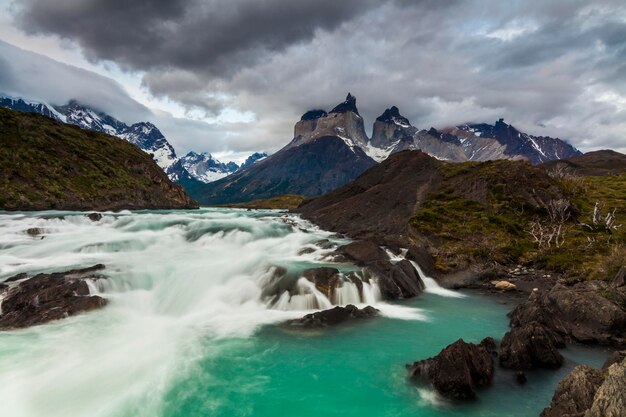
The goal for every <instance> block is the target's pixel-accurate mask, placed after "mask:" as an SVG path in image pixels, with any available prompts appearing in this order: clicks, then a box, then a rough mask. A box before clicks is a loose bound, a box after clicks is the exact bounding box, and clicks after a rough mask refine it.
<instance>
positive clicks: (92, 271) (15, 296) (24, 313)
mask: <svg viewBox="0 0 626 417" xmlns="http://www.w3.org/2000/svg"><path fill="white" fill-rule="evenodd" d="M103 269H104V265H101V264H98V265H94V266H92V267H89V268H83V269H75V270H71V271H66V272H55V273H52V274H37V275H35V276H33V277H31V278H26V279H23V278H22V279H21V280H19V281H16V282H15V283H14V284H10V285H9V288H8V289H7V290H6V293H5V297H4V299H3V301H2V315H0V329H1V330H7V329H16V328H24V327H30V326H34V325H38V324H43V323H46V322H49V321H52V320H58V319H62V318H64V317H68V316H73V315H76V314H78V313H81V312H85V311H91V310H95V309H99V308H102V307H104V306H105V305H106V300H105V299H104V298H102V297H99V296H96V295H90V294H89V286H88V285H87V282H86V280H92V281H95V280H98V279H102V278H104V275H102V274H101V273H100V271H101V270H103Z"/></svg>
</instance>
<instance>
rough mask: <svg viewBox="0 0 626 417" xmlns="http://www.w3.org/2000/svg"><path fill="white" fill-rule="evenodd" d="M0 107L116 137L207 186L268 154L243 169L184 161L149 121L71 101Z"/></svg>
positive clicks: (5, 101)
mask: <svg viewBox="0 0 626 417" xmlns="http://www.w3.org/2000/svg"><path fill="white" fill-rule="evenodd" d="M0 106H2V107H8V108H11V109H14V110H20V111H24V112H31V113H39V114H43V115H44V116H47V117H50V118H52V119H55V120H57V121H60V122H63V123H68V124H72V125H76V126H79V127H80V128H82V129H87V130H95V131H97V132H103V133H107V134H109V135H113V136H117V137H119V138H122V139H124V140H127V141H128V142H130V143H132V144H134V145H136V146H137V147H139V148H140V149H142V150H144V151H145V152H147V153H149V154H150V155H152V157H153V158H154V160H155V161H156V163H157V164H158V165H159V166H160V167H161V168H162V169H163V170H164V171H165V172H166V173H167V174H168V176H169V177H170V179H171V180H172V181H176V182H178V181H181V180H182V179H185V180H197V181H201V182H204V183H208V182H211V181H216V180H218V179H220V178H223V177H225V176H227V175H230V174H232V173H234V172H236V171H237V170H238V169H241V168H242V167H244V166H246V167H247V166H249V165H252V164H253V163H254V162H256V161H257V160H260V159H263V158H265V157H267V154H265V153H258V152H257V153H254V154H252V155H250V157H248V159H247V160H246V162H244V163H243V164H242V166H241V167H240V166H239V165H237V164H236V163H234V162H228V163H222V162H220V161H218V160H216V159H215V158H213V157H212V156H211V155H210V154H208V153H202V154H198V153H195V152H189V153H188V154H187V155H185V156H183V157H182V158H178V157H177V156H176V151H175V150H174V147H172V145H171V144H170V143H169V142H168V140H167V139H166V138H165V136H164V135H163V133H161V131H160V130H159V129H158V128H157V127H156V126H155V125H153V124H152V123H150V122H139V123H135V124H133V125H130V126H128V125H127V124H125V123H124V122H122V121H120V120H117V119H116V118H114V117H112V116H110V115H108V114H106V113H103V112H100V111H96V110H94V109H92V108H89V107H87V106H84V105H82V104H80V103H79V102H77V101H76V100H71V101H70V102H69V103H67V104H66V105H63V106H53V105H50V104H47V103H42V102H37V101H30V100H25V99H22V98H12V97H2V96H0Z"/></svg>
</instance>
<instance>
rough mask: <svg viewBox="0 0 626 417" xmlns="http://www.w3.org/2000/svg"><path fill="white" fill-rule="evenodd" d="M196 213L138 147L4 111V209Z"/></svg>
mask: <svg viewBox="0 0 626 417" xmlns="http://www.w3.org/2000/svg"><path fill="white" fill-rule="evenodd" d="M196 207H197V203H196V202H195V201H194V200H192V199H191V198H190V197H189V196H188V195H187V194H186V193H185V191H184V190H183V188H182V187H181V186H179V185H175V184H173V183H172V182H171V181H170V180H169V179H168V178H167V176H166V175H165V173H164V172H163V171H162V170H161V169H160V168H159V167H158V166H157V164H156V163H155V162H154V161H153V160H152V157H151V156H150V155H148V154H146V153H145V152H143V151H142V150H141V149H139V148H137V147H136V146H134V145H132V144H130V143H128V142H126V141H124V140H122V139H119V138H115V137H112V136H109V135H106V134H102V133H97V132H93V131H87V130H82V129H80V128H78V127H76V126H70V125H66V124H63V123H59V122H56V121H54V120H52V119H49V118H47V117H44V116H41V115H38V114H33V113H23V112H19V111H14V110H9V109H5V108H0V209H3V210H50V209H58V210H120V209H183V208H196Z"/></svg>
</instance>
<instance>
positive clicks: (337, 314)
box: [285, 304, 380, 329]
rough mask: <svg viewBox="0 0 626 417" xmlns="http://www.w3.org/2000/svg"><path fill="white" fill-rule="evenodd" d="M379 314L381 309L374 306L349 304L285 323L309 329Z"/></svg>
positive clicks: (287, 325) (288, 325)
mask: <svg viewBox="0 0 626 417" xmlns="http://www.w3.org/2000/svg"><path fill="white" fill-rule="evenodd" d="M379 314H380V311H379V310H377V309H375V308H374V307H372V306H367V307H364V308H361V309H359V308H358V307H356V306H354V305H352V304H348V305H347V306H345V307H340V306H337V307H334V308H331V309H328V310H323V311H318V312H315V313H311V314H307V315H306V316H304V317H302V318H300V319H295V320H289V321H287V322H286V323H285V327H300V328H309V329H314V328H320V327H329V326H336V325H338V324H342V323H345V322H348V321H352V320H362V319H368V318H372V317H376V316H378V315H379Z"/></svg>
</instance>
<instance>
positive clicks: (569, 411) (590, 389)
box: [541, 365, 604, 417]
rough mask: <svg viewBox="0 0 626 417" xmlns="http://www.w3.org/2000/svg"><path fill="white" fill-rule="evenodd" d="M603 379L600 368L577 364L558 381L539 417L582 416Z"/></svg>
mask: <svg viewBox="0 0 626 417" xmlns="http://www.w3.org/2000/svg"><path fill="white" fill-rule="evenodd" d="M603 379H604V378H603V375H602V371H601V370H598V369H594V368H591V367H589V366H586V365H578V366H577V367H576V368H574V370H573V371H572V372H571V373H570V374H569V375H567V376H566V377H565V378H563V379H562V380H561V382H559V385H558V386H557V387H556V391H555V393H554V396H553V397H552V403H551V404H550V406H549V407H548V408H546V409H545V410H543V412H542V413H541V417H566V416H571V417H574V416H580V417H582V416H584V414H585V411H587V410H588V409H589V408H591V405H592V404H593V398H594V396H595V394H596V391H597V390H598V388H599V387H600V385H602V381H603Z"/></svg>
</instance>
